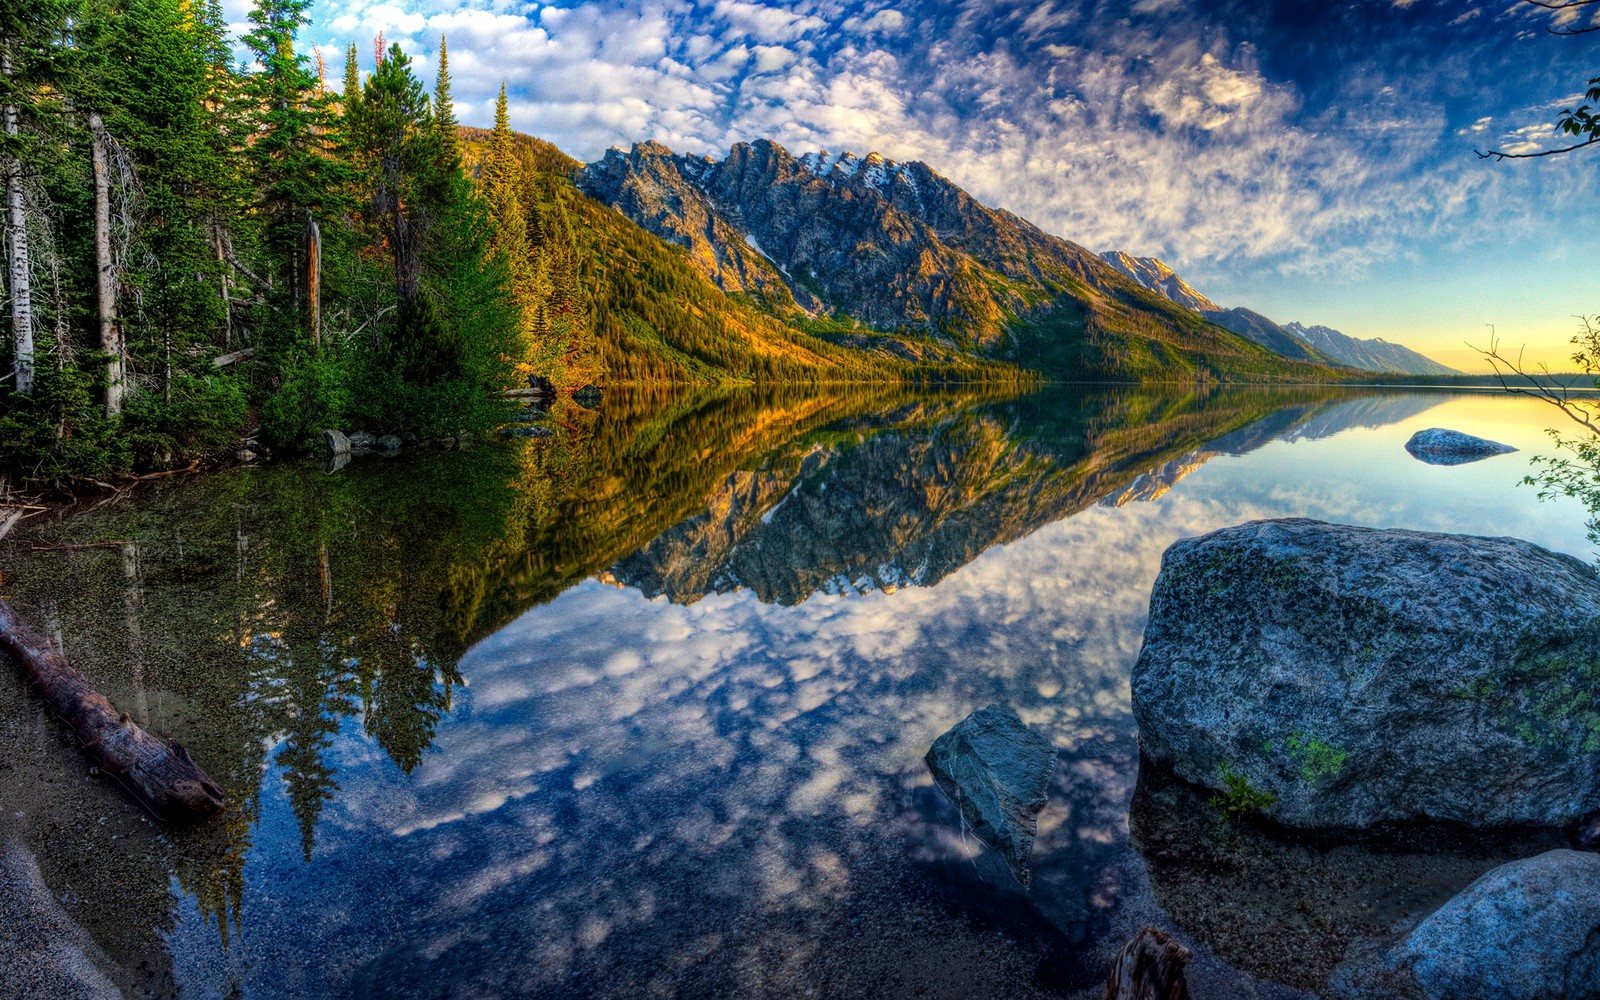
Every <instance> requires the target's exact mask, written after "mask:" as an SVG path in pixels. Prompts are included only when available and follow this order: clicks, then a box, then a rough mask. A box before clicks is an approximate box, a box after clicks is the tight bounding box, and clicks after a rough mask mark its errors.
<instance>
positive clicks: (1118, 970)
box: [1105, 927, 1193, 1000]
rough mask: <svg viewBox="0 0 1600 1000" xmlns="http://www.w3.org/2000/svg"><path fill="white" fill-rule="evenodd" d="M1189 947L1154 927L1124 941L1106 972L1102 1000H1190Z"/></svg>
mask: <svg viewBox="0 0 1600 1000" xmlns="http://www.w3.org/2000/svg"><path fill="white" fill-rule="evenodd" d="M1191 957H1193V956H1192V955H1191V954H1190V952H1189V949H1187V948H1185V947H1184V946H1183V945H1181V944H1179V943H1178V942H1176V941H1174V940H1172V938H1171V937H1168V936H1167V935H1166V934H1164V933H1162V932H1161V931H1158V930H1156V929H1155V928H1154V927H1146V928H1145V929H1144V930H1142V931H1140V932H1139V933H1137V934H1135V935H1134V936H1133V939H1132V940H1131V941H1129V942H1128V943H1127V944H1125V945H1123V947H1122V951H1121V952H1120V953H1119V954H1118V955H1117V960H1116V961H1115V962H1114V963H1113V964H1112V966H1111V972H1110V974H1109V975H1108V976H1106V992H1105V1000H1189V983H1188V980H1187V978H1186V977H1185V976H1184V974H1183V967H1184V966H1185V965H1187V964H1189V959H1190V958H1191Z"/></svg>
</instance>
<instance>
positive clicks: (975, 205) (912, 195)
mask: <svg viewBox="0 0 1600 1000" xmlns="http://www.w3.org/2000/svg"><path fill="white" fill-rule="evenodd" d="M575 182H576V184H577V186H578V188H579V190H580V191H581V192H583V193H584V194H586V195H588V196H589V197H591V198H593V199H595V200H597V201H599V202H601V203H603V204H605V205H609V206H611V207H612V208H614V209H616V210H617V211H618V212H620V213H621V214H622V215H624V216H625V217H627V218H628V219H630V220H632V221H633V222H635V223H637V224H638V225H639V226H641V227H643V228H644V229H645V230H646V231H648V232H650V233H652V234H654V235H655V236H658V237H660V238H661V239H664V240H666V241H668V242H670V243H673V244H675V245H677V246H679V247H681V248H683V250H684V251H686V253H687V254H688V258H689V261H690V263H692V264H693V266H694V267H695V268H696V269H698V270H699V271H700V272H701V273H702V274H704V275H705V276H706V277H707V278H709V279H710V280H711V281H712V282H714V283H715V284H716V285H717V286H718V287H719V288H721V289H722V290H723V291H724V292H727V293H730V294H734V295H747V296H750V297H752V298H755V299H756V300H758V301H759V302H760V303H761V304H762V307H763V308H765V309H767V310H768V311H770V312H771V313H773V314H774V315H777V316H780V317H788V318H789V319H790V320H791V321H792V322H796V323H799V324H801V325H802V326H803V327H804V328H805V329H808V330H811V331H812V332H813V333H815V334H816V335H818V336H824V337H829V338H832V339H833V340H834V342H836V343H849V344H852V345H856V344H860V345H862V346H867V345H869V344H870V343H871V341H872V336H873V334H874V333H881V332H889V331H893V332H894V333H895V334H896V335H897V336H900V335H913V336H921V337H925V338H927V339H928V341H929V342H930V343H936V344H945V345H949V347H951V348H954V349H957V350H960V351H964V352H969V353H971V354H973V355H974V356H976V357H978V358H983V359H992V360H1001V361H1009V362H1012V363H1016V364H1019V365H1023V366H1026V367H1029V368H1032V369H1034V370H1035V371H1039V372H1041V373H1044V374H1049V375H1056V376H1069V377H1086V378H1096V379H1103V378H1113V379H1138V380H1194V379H1208V378H1210V379H1222V380H1236V379H1250V380H1262V379H1266V380H1272V379H1277V380H1320V379H1327V378H1334V377H1338V376H1339V373H1338V371H1337V370H1336V369H1335V368H1333V367H1332V366H1330V365H1329V364H1328V363H1327V362H1326V361H1325V360H1324V361H1320V362H1317V361H1313V362H1309V363H1308V362H1306V361H1304V360H1296V359H1287V358H1284V357H1282V356H1280V355H1277V354H1275V353H1273V352H1272V351H1270V350H1266V349H1263V348H1261V347H1260V346H1259V345H1257V344H1255V343H1253V342H1251V341H1249V340H1247V339H1245V338H1241V337H1238V336H1237V335H1235V334H1233V333H1231V332H1229V331H1227V330H1224V329H1223V328H1221V327H1219V326H1217V325H1215V324H1213V323H1210V322H1208V321H1206V320H1205V318H1204V317H1202V316H1200V315H1199V314H1198V313H1197V312H1195V311H1194V310H1193V309H1190V308H1187V307H1185V306H1183V305H1180V304H1178V303H1176V302H1174V301H1172V300H1171V299H1170V298H1168V297H1167V296H1166V295H1165V294H1163V293H1162V292H1160V291H1159V290H1153V289H1150V288H1146V287H1145V286H1144V285H1143V284H1141V283H1140V281H1139V280H1137V279H1136V278H1134V277H1130V276H1129V275H1127V274H1125V273H1123V272H1122V271H1121V270H1119V269H1118V268H1116V267H1114V266H1112V265H1111V264H1110V263H1108V262H1106V261H1105V260H1102V259H1101V258H1100V256H1099V255H1097V254H1095V253H1093V252H1091V251H1089V250H1087V249H1085V248H1084V247H1081V246H1079V245H1078V244H1076V243H1072V242H1071V241H1069V240H1065V239H1061V238H1059V237H1056V236H1052V235H1050V234H1048V233H1046V232H1044V231H1043V230H1041V229H1039V228H1038V227H1037V226H1034V225H1033V224H1032V223H1029V222H1027V221H1026V220H1024V219H1021V218H1018V217H1017V216H1015V215H1013V214H1011V213H1009V212H1005V211H1003V210H1000V209H992V208H988V207H986V206H984V205H982V204H980V203H979V202H978V201H977V200H976V199H974V198H973V197H972V196H971V195H969V194H968V193H967V192H965V191H963V190H962V189H961V188H960V187H958V186H957V185H955V184H954V183H952V182H950V181H949V180H948V179H946V178H944V177H943V176H941V175H939V174H938V173H937V172H936V171H934V170H933V169H932V168H931V167H929V166H928V165H927V164H925V163H921V162H909V163H898V162H895V161H892V160H888V159H886V158H884V157H883V156H881V155H879V154H876V153H872V154H869V155H867V156H865V157H857V156H855V155H853V154H848V153H845V154H829V153H809V154H806V155H804V156H800V157H796V156H794V155H792V154H791V153H790V152H789V151H788V150H786V149H784V148H783V147H782V146H780V145H778V144H777V143H774V142H770V141H767V140H758V141H756V142H753V143H739V144H737V145H735V146H734V147H733V148H732V149H731V150H730V151H729V152H728V155H727V156H726V157H724V158H723V159H721V160H716V159H711V158H708V157H701V156H690V155H684V154H678V153H674V152H673V151H672V150H670V149H668V148H667V147H665V146H663V145H661V144H660V143H655V142H644V143H637V144H635V145H634V146H633V147H632V148H631V149H629V150H626V151H624V150H620V149H612V150H610V151H608V152H607V153H606V155H605V156H604V157H603V158H602V159H600V160H598V161H596V162H593V163H590V164H588V165H586V166H585V167H583V168H582V169H581V170H579V171H578V172H577V174H576V176H575Z"/></svg>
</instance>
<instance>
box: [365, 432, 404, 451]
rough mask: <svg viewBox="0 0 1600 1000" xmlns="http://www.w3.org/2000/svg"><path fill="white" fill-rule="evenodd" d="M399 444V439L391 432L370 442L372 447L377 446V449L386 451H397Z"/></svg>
mask: <svg viewBox="0 0 1600 1000" xmlns="http://www.w3.org/2000/svg"><path fill="white" fill-rule="evenodd" d="M401 444H402V442H401V440H400V439H399V438H398V437H396V436H395V435H393V434H385V435H384V436H383V437H380V438H378V440H376V441H374V442H372V446H373V447H374V448H377V449H378V450H379V451H388V452H395V451H399V450H400V447H401Z"/></svg>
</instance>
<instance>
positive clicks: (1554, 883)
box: [1328, 850, 1600, 1000]
mask: <svg viewBox="0 0 1600 1000" xmlns="http://www.w3.org/2000/svg"><path fill="white" fill-rule="evenodd" d="M1597 941H1600V856H1596V855H1593V854H1586V853H1583V852H1581V851H1567V850H1558V851H1550V852H1548V853H1546V854H1541V855H1539V856H1538V857H1534V858H1526V859H1524V860H1522V861H1513V862H1511V863H1510V864H1508V865H1501V866H1500V867H1499V868H1496V869H1494V870H1493V871H1491V872H1489V873H1488V874H1486V875H1484V876H1483V877H1482V878H1480V879H1478V880H1477V881H1476V882H1474V883H1472V884H1471V885H1469V886H1467V888H1465V889H1464V890H1462V891H1461V893H1460V894H1459V895H1457V896H1456V897H1455V898H1453V899H1451V900H1450V901H1449V902H1448V903H1446V904H1444V905H1443V906H1441V907H1439V909H1438V910H1436V911H1435V912H1434V913H1433V914H1432V915H1431V916H1429V917H1427V918H1426V919H1425V920H1423V921H1422V923H1420V924H1418V925H1417V927H1416V929H1415V930H1413V931H1411V932H1410V933H1409V934H1406V935H1405V936H1404V937H1402V938H1401V939H1400V940H1399V941H1398V942H1396V943H1394V944H1392V945H1390V946H1389V947H1387V948H1380V949H1377V950H1372V949H1361V950H1358V951H1356V952H1355V954H1353V955H1351V956H1350V957H1349V958H1347V959H1346V960H1345V962H1344V964H1342V965H1341V966H1339V968H1338V969H1336V970H1334V974H1333V978H1332V979H1331V980H1329V982H1328V987H1329V991H1328V992H1329V995H1331V996H1334V997H1338V998H1340V1000H1392V998H1397V997H1400V998H1419V1000H1467V998H1479V997H1481V998H1485V1000H1487V998H1490V997H1493V998H1495V1000H1594V998H1595V997H1600V948H1596V947H1595V942H1597Z"/></svg>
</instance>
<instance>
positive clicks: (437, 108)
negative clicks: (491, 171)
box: [433, 35, 461, 164]
mask: <svg viewBox="0 0 1600 1000" xmlns="http://www.w3.org/2000/svg"><path fill="white" fill-rule="evenodd" d="M433 125H434V128H436V129H437V130H438V132H439V144H440V147H441V154H440V155H442V156H443V157H444V158H445V159H447V160H449V161H450V162H451V163H452V164H455V163H458V162H459V161H460V158H461V150H460V139H459V137H458V136H457V134H456V127H457V125H458V123H457V121H456V106H455V102H454V101H453V100H451V97H450V50H449V48H448V47H447V46H446V45H445V39H444V36H443V35H440V36H439V72H438V74H436V75H435V77H434V80H433Z"/></svg>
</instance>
